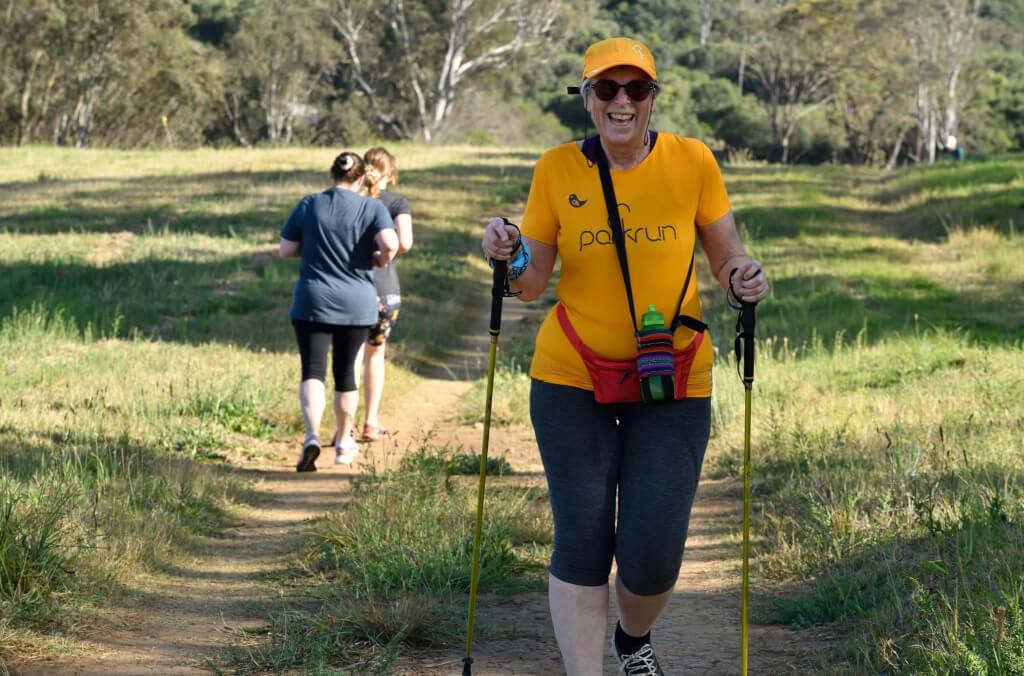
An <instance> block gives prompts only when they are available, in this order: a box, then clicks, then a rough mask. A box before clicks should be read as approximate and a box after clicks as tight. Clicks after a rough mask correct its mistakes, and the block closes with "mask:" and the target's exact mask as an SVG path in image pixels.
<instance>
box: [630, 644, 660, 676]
mask: <svg viewBox="0 0 1024 676" xmlns="http://www.w3.org/2000/svg"><path fill="white" fill-rule="evenodd" d="M623 657H624V658H625V659H624V660H623V661H622V673H623V674H626V676H657V675H658V674H660V673H661V669H660V668H659V667H658V659H657V658H656V657H655V656H654V648H652V647H651V644H650V643H648V644H646V645H645V646H644V647H642V648H640V650H637V651H636V652H635V653H633V654H632V655H624V656H623Z"/></svg>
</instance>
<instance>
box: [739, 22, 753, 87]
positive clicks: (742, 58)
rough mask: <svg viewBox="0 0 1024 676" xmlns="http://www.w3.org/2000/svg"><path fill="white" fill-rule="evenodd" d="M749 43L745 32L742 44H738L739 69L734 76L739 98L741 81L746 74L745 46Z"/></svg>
mask: <svg viewBox="0 0 1024 676" xmlns="http://www.w3.org/2000/svg"><path fill="white" fill-rule="evenodd" d="M749 41H750V37H749V36H748V35H747V32H746V31H743V42H742V43H741V44H740V68H739V73H737V75H736V87H737V88H738V89H739V90H740V96H743V79H744V77H746V72H747V44H748V43H749Z"/></svg>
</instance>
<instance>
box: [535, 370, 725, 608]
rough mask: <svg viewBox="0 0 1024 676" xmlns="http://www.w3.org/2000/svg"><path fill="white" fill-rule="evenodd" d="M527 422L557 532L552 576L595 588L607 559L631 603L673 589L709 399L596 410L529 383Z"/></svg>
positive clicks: (582, 394)
mask: <svg viewBox="0 0 1024 676" xmlns="http://www.w3.org/2000/svg"><path fill="white" fill-rule="evenodd" d="M530 419H531V420H532V421H533V428H534V431H535V432H536V434H537V445H538V446H539V447H540V455H541V460H542V461H543V462H544V474H545V475H546V476H547V480H548V492H549V493H550V495H551V513H552V515H553V517H554V524H555V546H554V551H553V553H552V555H551V568H550V570H551V574H552V575H554V576H555V577H556V578H558V579H559V580H562V581H564V582H568V583H570V584H576V585H583V586H590V587H593V586H598V585H603V584H606V583H607V582H608V575H609V573H610V572H611V565H612V557H614V558H615V560H616V561H617V562H618V568H619V577H620V579H621V580H622V583H623V584H624V585H625V586H626V588H627V589H628V590H629V591H631V592H633V593H634V594H639V595H643V596H649V595H653V594H660V593H662V592H665V591H668V590H669V589H671V588H672V586H673V585H674V584H675V582H676V578H677V577H678V576H679V566H680V564H681V563H682V560H683V547H684V545H685V543H686V531H687V529H688V527H689V523H690V509H691V508H692V507H693V498H694V494H695V493H696V491H697V482H698V480H699V479H700V470H701V465H702V464H703V462H704V451H705V449H706V448H707V444H708V436H709V435H710V432H711V399H710V398H692V399H681V400H679V401H671V402H660V403H656V404H643V403H636V404H598V403H597V402H595V401H594V393H593V392H591V391H589V390H582V389H579V388H576V387H567V386H565V385H552V384H550V383H545V382H541V381H539V380H534V381H533V382H532V386H531V388H530Z"/></svg>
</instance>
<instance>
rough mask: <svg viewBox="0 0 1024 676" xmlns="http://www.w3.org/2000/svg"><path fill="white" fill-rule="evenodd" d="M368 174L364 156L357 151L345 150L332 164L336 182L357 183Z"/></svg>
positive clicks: (332, 176)
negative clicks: (357, 153)
mask: <svg viewBox="0 0 1024 676" xmlns="http://www.w3.org/2000/svg"><path fill="white" fill-rule="evenodd" d="M365 174H366V164H365V163H364V162H363V158H361V157H360V156H359V155H356V154H355V153H350V152H348V151H345V152H343V153H342V154H340V155H338V156H337V157H335V158H334V164H332V165H331V178H333V179H334V182H335V183H355V182H356V181H358V180H359V179H360V178H362V177H363V176H364V175H365Z"/></svg>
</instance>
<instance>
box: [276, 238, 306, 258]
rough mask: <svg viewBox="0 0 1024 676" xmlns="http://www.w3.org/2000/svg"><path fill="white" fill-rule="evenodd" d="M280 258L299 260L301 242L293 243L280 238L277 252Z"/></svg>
mask: <svg viewBox="0 0 1024 676" xmlns="http://www.w3.org/2000/svg"><path fill="white" fill-rule="evenodd" d="M278 255H280V256H281V258H299V257H301V256H302V242H293V241H292V240H290V239H285V238H284V237H282V238H281V247H280V249H279V250H278Z"/></svg>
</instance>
